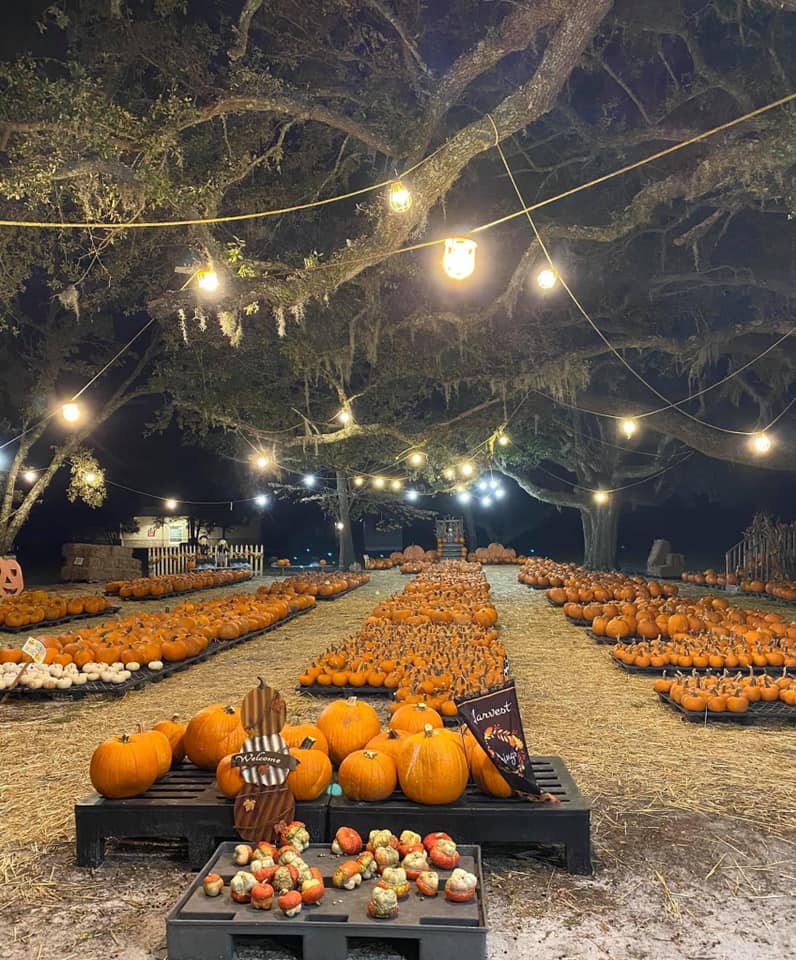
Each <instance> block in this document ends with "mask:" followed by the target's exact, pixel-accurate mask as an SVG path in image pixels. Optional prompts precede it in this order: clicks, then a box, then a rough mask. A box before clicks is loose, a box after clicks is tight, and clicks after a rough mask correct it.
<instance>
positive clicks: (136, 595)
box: [105, 568, 252, 600]
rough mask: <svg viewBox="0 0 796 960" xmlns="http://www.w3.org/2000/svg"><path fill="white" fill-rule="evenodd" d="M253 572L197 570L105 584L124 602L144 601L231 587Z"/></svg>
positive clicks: (107, 590) (112, 593)
mask: <svg viewBox="0 0 796 960" xmlns="http://www.w3.org/2000/svg"><path fill="white" fill-rule="evenodd" d="M251 575H252V572H251V570H249V569H246V568H241V569H239V570H197V571H195V572H193V573H175V574H161V575H160V576H157V577H137V578H136V579H135V580H111V581H109V582H108V583H106V584H105V593H106V594H107V595H109V596H119V597H121V598H122V599H123V600H128V599H133V600H143V599H144V598H145V597H165V596H169V595H171V594H174V593H188V592H190V591H192V590H209V589H210V588H211V587H229V586H231V585H232V584H234V583H241V582H242V581H243V580H250V579H251Z"/></svg>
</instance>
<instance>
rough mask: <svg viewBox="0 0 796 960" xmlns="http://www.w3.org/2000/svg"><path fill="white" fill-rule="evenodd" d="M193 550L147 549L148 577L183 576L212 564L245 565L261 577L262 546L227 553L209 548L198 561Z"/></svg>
mask: <svg viewBox="0 0 796 960" xmlns="http://www.w3.org/2000/svg"><path fill="white" fill-rule="evenodd" d="M198 552H199V551H198V550H197V549H196V547H176V546H175V547H149V548H148V549H147V569H148V571H149V574H150V576H156V575H159V574H174V573H186V572H188V571H189V570H193V569H195V567H196V566H197V564H201V563H211V564H212V565H213V566H219V567H220V566H230V565H232V564H235V563H240V562H245V563H248V564H250V565H251V568H252V573H253V574H254V576H255V577H261V576H262V575H263V567H264V564H265V549H264V547H263V545H262V544H253V545H249V544H240V545H237V544H236V545H234V546H230V547H229V548H228V550H227V551H226V552H219V550H218V548H217V547H210V548H209V549H208V550H206V551H205V552H204V553H203V554H202V557H201V560H200V559H198V558H197V554H198Z"/></svg>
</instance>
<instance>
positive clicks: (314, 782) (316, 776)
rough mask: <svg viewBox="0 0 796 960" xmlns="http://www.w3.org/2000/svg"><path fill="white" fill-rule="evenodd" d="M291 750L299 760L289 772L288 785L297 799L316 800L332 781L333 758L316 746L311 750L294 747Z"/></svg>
mask: <svg viewBox="0 0 796 960" xmlns="http://www.w3.org/2000/svg"><path fill="white" fill-rule="evenodd" d="M290 752H291V753H292V754H293V756H294V757H295V758H296V760H298V766H297V767H296V768H295V769H294V770H291V771H290V773H289V774H288V777H287V785H288V787H289V788H290V790H291V792H292V794H293V796H294V797H295V798H296V800H315V799H316V798H317V797H319V796H320V795H321V794H322V793H323V792H324V791H325V790H326V788H327V787H328V786H329V784H330V783H331V782H332V777H333V773H332V762H331V760H330V759H329V757H328V756H327V755H326V754H325V753H324V752H323V751H322V750H316V749H315V748H314V747H312V748H311V749H309V750H302V749H300V748H297V747H293V748H291V750H290Z"/></svg>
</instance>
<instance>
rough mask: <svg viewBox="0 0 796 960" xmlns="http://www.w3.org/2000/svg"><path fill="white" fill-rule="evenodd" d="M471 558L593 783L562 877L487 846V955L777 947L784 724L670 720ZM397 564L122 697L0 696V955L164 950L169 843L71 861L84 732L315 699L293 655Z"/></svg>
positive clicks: (793, 842) (509, 578)
mask: <svg viewBox="0 0 796 960" xmlns="http://www.w3.org/2000/svg"><path fill="white" fill-rule="evenodd" d="M488 576H489V578H490V581H491V582H492V584H493V596H494V600H495V603H496V606H497V608H498V611H499V614H500V618H501V620H500V622H501V625H502V637H503V640H504V643H505V645H506V647H507V650H508V653H509V657H510V663H511V673H512V676H513V677H514V678H515V679H516V681H517V687H518V691H519V695H520V704H521V708H522V712H523V717H524V721H525V728H526V735H527V738H528V741H529V743H531V744H532V746H533V749H534V752H537V753H539V754H560V755H561V756H562V757H563V759H564V761H565V762H566V763H567V765H568V767H569V769H570V771H571V772H572V774H573V776H574V777H575V780H576V781H577V782H578V784H579V785H580V787H581V789H582V791H583V792H584V793H586V794H587V795H589V796H590V797H591V798H592V800H593V820H592V823H593V842H594V850H595V859H596V868H597V869H596V873H595V875H594V877H571V876H569V875H568V874H566V873H565V872H564V871H563V870H561V869H560V868H559V867H557V866H556V865H555V861H554V860H551V859H547V858H546V852H545V851H534V852H532V853H531V852H529V851H526V850H517V851H516V852H514V854H513V855H511V856H507V855H503V854H501V855H499V856H498V855H495V854H493V853H488V855H487V858H486V866H487V869H488V880H487V886H488V890H487V894H488V903H489V923H490V934H489V940H488V943H489V957H490V960H496V958H502V957H505V956H510V957H522V958H524V957H531V956H536V955H537V954H539V953H540V952H541V953H542V955H543V956H545V957H550V958H554V957H562V958H564V957H567V958H573V957H578V958H580V957H583V958H589V960H592V958H593V960H603V958H615V960H619V958H625V957H627V958H631V957H632V958H642V957H643V958H647V957H649V958H669V957H672V958H674V957H677V958H683V957H686V958H689V960H702V958H705V960H725V958H726V960H729V958H730V957H735V956H737V955H739V954H742V955H743V956H744V957H748V958H751V960H756V958H769V957H771V958H773V957H777V958H778V957H780V956H781V955H782V954H783V952H786V951H787V949H788V947H787V944H788V943H792V942H793V939H794V937H796V912H795V908H794V903H796V899H795V898H794V893H795V892H796V776H794V770H795V769H796V731H794V728H793V727H787V726H784V725H779V726H771V727H755V726H751V727H737V728H736V727H733V728H727V727H725V726H720V727H703V726H700V725H691V724H685V723H683V722H682V721H681V720H680V719H679V718H678V717H677V716H675V715H674V714H673V713H671V712H669V711H668V710H667V709H665V708H664V707H662V706H661V705H659V704H658V703H657V700H656V698H655V697H654V695H653V693H652V681H651V679H650V678H640V677H631V676H629V675H627V674H625V673H623V672H622V671H620V670H619V669H618V668H616V667H615V666H613V664H611V663H610V658H609V654H608V651H607V648H605V647H600V646H597V645H596V644H594V643H593V642H592V641H591V640H590V639H589V638H588V636H587V634H586V633H585V631H583V630H582V629H580V628H576V627H572V626H570V625H569V624H568V623H567V622H566V621H565V618H564V617H563V615H562V614H561V613H560V612H559V611H556V610H553V609H552V608H551V607H550V606H549V605H548V604H547V602H546V600H545V598H544V596H543V594H541V593H537V592H535V591H531V590H529V589H527V588H526V587H524V586H522V585H520V584H518V583H517V582H516V568H514V567H499V568H491V569H488ZM404 582H405V581H404V579H403V578H400V577H399V575H398V574H397V573H395V572H392V571H389V572H383V573H382V572H380V573H377V574H374V576H373V579H372V581H371V583H370V584H369V585H368V586H366V587H364V588H361V589H359V590H357V591H355V592H354V593H352V594H350V595H348V596H346V597H343V598H342V599H340V600H338V601H335V602H333V603H322V604H318V609H316V610H315V611H313V612H312V613H310V614H309V615H307V616H305V617H300V618H299V619H297V620H295V621H292V622H291V623H289V624H287V625H285V626H284V627H282V628H280V629H278V630H275V631H273V632H272V633H269V634H266V635H265V636H263V637H261V638H258V639H256V640H253V641H251V642H249V643H246V644H243V645H241V646H239V647H237V648H236V649H234V650H231V651H228V652H226V653H223V654H220V655H218V656H216V657H214V658H212V659H211V660H210V661H208V662H207V663H205V664H201V665H199V666H196V667H193V668H191V669H190V670H188V671H186V672H184V673H181V674H177V675H176V676H174V677H172V678H170V679H168V680H166V681H164V682H163V683H160V684H156V685H151V686H149V687H147V688H145V689H144V690H142V691H139V692H136V693H130V694H128V695H127V696H126V697H125V698H124V699H122V700H118V701H99V700H91V699H89V700H84V701H78V702H75V703H72V704H68V703H63V702H56V703H52V704H47V703H38V704H33V703H31V704H25V705H20V704H14V703H9V702H7V703H6V704H5V705H3V706H2V707H0V723H2V727H0V730H2V734H1V735H0V744H2V766H1V767H0V837H2V841H1V842H0V943H2V944H3V953H2V955H3V957H4V958H5V957H7V958H9V960H16V958H25V960H28V958H33V960H38V958H43V957H49V956H51V955H53V954H55V953H57V956H58V958H59V960H71V958H80V960H98V958H100V957H102V958H118V960H152V958H158V960H162V958H164V957H165V925H164V920H165V915H166V913H167V912H168V909H170V907H171V905H173V903H174V902H175V901H176V899H177V898H178V896H179V895H180V893H181V892H182V890H183V889H184V887H185V885H186V883H187V881H188V880H189V878H190V874H189V873H188V872H187V871H186V869H185V866H184V865H183V863H182V862H181V861H180V859H179V850H177V849H175V850H174V851H172V850H171V848H168V847H164V850H163V852H162V854H161V855H160V856H157V857H154V858H153V857H152V856H151V852H150V853H149V854H148V855H147V856H142V855H141V853H140V851H136V850H135V849H134V848H131V847H130V846H129V845H128V846H122V847H119V848H118V849H111V850H110V851H109V856H108V858H107V859H106V862H105V863H104V864H103V865H102V866H101V867H100V868H98V869H96V870H92V871H87V870H79V869H78V868H76V867H75V866H74V860H73V847H74V827H73V809H72V808H73V804H74V801H75V800H77V799H79V798H80V797H83V796H85V795H86V794H87V793H89V792H90V784H89V780H88V762H89V758H90V755H91V752H92V750H93V749H94V747H95V746H96V744H97V743H98V742H99V741H100V740H101V739H103V738H105V737H106V736H109V735H110V734H112V733H115V732H121V731H124V730H129V729H131V728H133V726H134V724H135V723H138V722H141V723H144V724H149V723H152V722H156V721H157V720H160V719H162V718H164V717H166V716H170V715H171V714H174V713H177V714H179V715H181V716H182V717H186V718H187V717H189V716H190V715H191V714H192V713H193V712H195V711H196V710H197V709H199V708H200V707H202V706H204V705H206V704H208V703H212V702H232V703H237V702H238V701H239V700H240V698H241V696H242V695H243V693H244V692H245V691H246V690H247V689H248V688H249V687H250V686H251V685H252V684H253V682H254V681H255V678H256V677H257V676H259V675H262V676H265V677H266V678H267V679H268V680H269V682H270V683H272V684H273V685H274V686H276V687H278V688H280V689H281V690H282V692H283V693H284V695H285V697H286V699H287V702H288V709H289V714H290V719H291V720H298V719H312V718H314V717H315V716H316V715H317V713H318V711H319V710H320V708H321V703H319V702H318V701H316V700H314V699H313V698H311V697H307V696H305V695H301V694H298V693H296V692H295V689H294V687H295V682H296V676H297V674H298V673H299V671H300V668H301V667H303V666H304V665H305V664H306V663H307V662H308V661H309V660H310V659H311V658H312V657H313V656H314V655H316V654H317V653H319V652H320V651H321V650H322V649H323V648H325V647H326V646H327V645H328V644H330V643H332V642H335V641H337V640H339V639H340V638H342V637H344V636H346V635H348V634H350V633H351V632H353V631H354V630H355V629H356V628H357V627H358V625H359V624H360V623H361V621H362V620H363V618H364V617H365V616H366V615H367V614H368V613H369V612H370V610H371V609H372V607H373V606H374V605H375V603H376V602H377V601H378V599H379V598H380V597H381V596H384V595H386V594H389V593H392V592H394V591H396V590H400V589H401V588H402V586H403V583H404ZM249 589H252V587H251V586H250V587H249ZM218 592H219V591H214V592H213V593H214V595H216V594H217V593H218ZM196 596H201V595H196ZM738 602H743V603H744V604H746V605H751V601H748V600H743V601H738ZM165 605H167V604H165V603H164V604H162V606H165ZM155 606H156V605H154V604H153V605H150V604H147V609H148V610H149V609H152V608H153V607H155ZM790 609H791V610H792V612H793V613H794V615H795V616H796V610H794V608H790ZM123 612H125V613H126V612H127V611H126V609H125V611H123ZM439 829H445V824H444V823H440V824H439ZM170 853H172V854H173V856H171V857H170V856H168V854H170ZM270 956H271V955H269V960H270ZM280 956H281V955H280V954H273V957H274V958H276V957H280ZM372 956H373V957H374V958H375V957H385V958H387V957H391V956H392V954H391V953H389V952H387V953H380V952H379V951H376V952H375V953H373V954H372Z"/></svg>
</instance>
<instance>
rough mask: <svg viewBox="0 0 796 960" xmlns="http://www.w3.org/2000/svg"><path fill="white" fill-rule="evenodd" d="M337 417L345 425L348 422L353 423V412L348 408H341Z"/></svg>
mask: <svg viewBox="0 0 796 960" xmlns="http://www.w3.org/2000/svg"><path fill="white" fill-rule="evenodd" d="M337 419H338V420H339V421H340V423H342V424H343V426H345V425H346V424H347V423H351V414H350V413H349V411H348V410H341V411H340V412H339V413H338V414H337Z"/></svg>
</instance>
